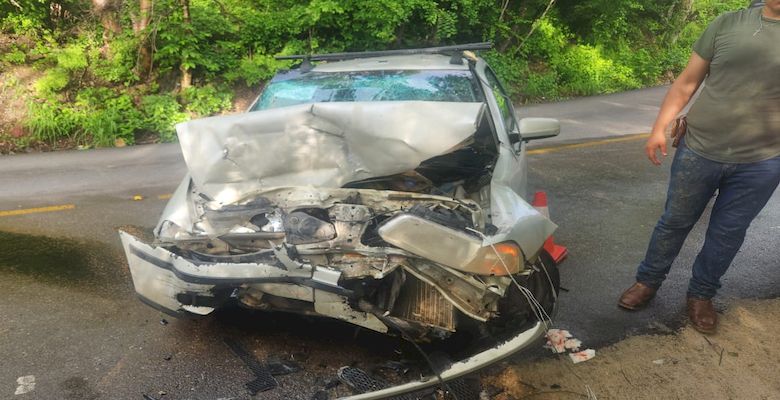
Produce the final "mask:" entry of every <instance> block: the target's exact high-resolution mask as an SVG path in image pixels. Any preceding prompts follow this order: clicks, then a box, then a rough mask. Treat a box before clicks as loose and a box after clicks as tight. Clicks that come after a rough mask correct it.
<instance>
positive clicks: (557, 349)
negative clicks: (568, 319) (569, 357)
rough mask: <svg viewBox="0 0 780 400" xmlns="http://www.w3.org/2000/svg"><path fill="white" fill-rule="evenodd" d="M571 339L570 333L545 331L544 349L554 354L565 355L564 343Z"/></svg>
mask: <svg viewBox="0 0 780 400" xmlns="http://www.w3.org/2000/svg"><path fill="white" fill-rule="evenodd" d="M571 338H572V336H571V333H569V331H567V330H563V329H550V330H548V331H547V343H546V344H545V345H544V347H545V348H547V349H550V350H552V352H553V353H556V354H560V353H565V352H566V341H567V339H571Z"/></svg>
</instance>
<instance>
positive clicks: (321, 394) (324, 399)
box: [311, 390, 330, 400]
mask: <svg viewBox="0 0 780 400" xmlns="http://www.w3.org/2000/svg"><path fill="white" fill-rule="evenodd" d="M328 399H330V395H328V392H326V391H324V390H318V391H317V392H316V393H314V396H311V400H328Z"/></svg>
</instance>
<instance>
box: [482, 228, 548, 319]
mask: <svg viewBox="0 0 780 400" xmlns="http://www.w3.org/2000/svg"><path fill="white" fill-rule="evenodd" d="M467 229H468V230H470V231H472V232H474V233H476V234H477V235H479V236H481V237H482V238H483V239H485V238H486V236H485V234H483V233H482V232H479V231H477V230H474V229H471V228H467ZM490 247H491V248H492V249H493V251H494V252H495V253H496V258H498V260H499V261H500V262H501V265H503V267H504V270H506V273H507V275H509V278H510V279H511V280H512V282H513V283H514V284H515V286H517V289H518V290H519V291H520V293H522V295H523V296H524V297H525V298H526V300H527V301H528V305H530V306H531V311H532V312H533V313H534V315H535V316H536V319H538V320H539V321H540V322H541V323H542V324H544V327H545V329H547V330H549V329H550V325H551V324H552V318H551V317H550V315H549V314H548V313H547V310H545V309H544V306H542V304H541V303H539V301H538V300H537V299H536V297H535V296H534V294H533V293H532V292H531V291H530V290H528V288H526V287H524V286H523V285H521V284H520V283H519V282H518V281H517V280H516V279H515V277H514V275H512V272H511V271H510V270H509V266H508V265H506V262H505V261H504V259H503V258H502V257H501V254H500V253H499V252H498V249H497V248H496V246H495V245H493V244H490ZM523 260H524V261H525V256H523ZM542 268H543V269H544V273H545V275H547V279H548V281H549V282H550V285H551V287H552V291H553V296H556V297H555V298H557V295H556V294H555V287H554V286H553V285H552V279H551V278H550V275H549V274H547V269H546V268H544V266H543V267H542ZM548 322H549V323H548Z"/></svg>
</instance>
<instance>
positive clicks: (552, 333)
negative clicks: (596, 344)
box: [544, 329, 596, 364]
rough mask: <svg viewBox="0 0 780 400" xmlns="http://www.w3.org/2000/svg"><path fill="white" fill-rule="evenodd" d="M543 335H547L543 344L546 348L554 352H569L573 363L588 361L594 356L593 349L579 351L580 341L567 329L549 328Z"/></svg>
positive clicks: (594, 351)
mask: <svg viewBox="0 0 780 400" xmlns="http://www.w3.org/2000/svg"><path fill="white" fill-rule="evenodd" d="M545 336H546V337H547V343H546V344H545V345H544V347H545V348H546V349H550V350H551V351H552V352H553V353H555V354H561V353H569V358H571V360H572V361H573V362H574V363H575V364H577V363H581V362H583V361H588V360H590V359H591V358H593V357H595V356H596V350H593V349H587V350H583V351H580V348H581V347H582V341H581V340H579V339H577V338H575V337H574V336H572V334H571V333H570V332H569V331H567V330H564V329H549V330H548V331H547V334H546V335H545Z"/></svg>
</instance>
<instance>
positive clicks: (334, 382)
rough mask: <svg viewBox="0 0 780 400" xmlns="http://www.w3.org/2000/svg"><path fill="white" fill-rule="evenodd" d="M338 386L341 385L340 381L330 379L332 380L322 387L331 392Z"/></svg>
mask: <svg viewBox="0 0 780 400" xmlns="http://www.w3.org/2000/svg"><path fill="white" fill-rule="evenodd" d="M338 385H341V381H340V380H338V379H335V378H332V379H328V380H326V381H325V384H324V385H322V386H323V387H324V388H325V390H331V389H333V388H335V387H336V386H338Z"/></svg>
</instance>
